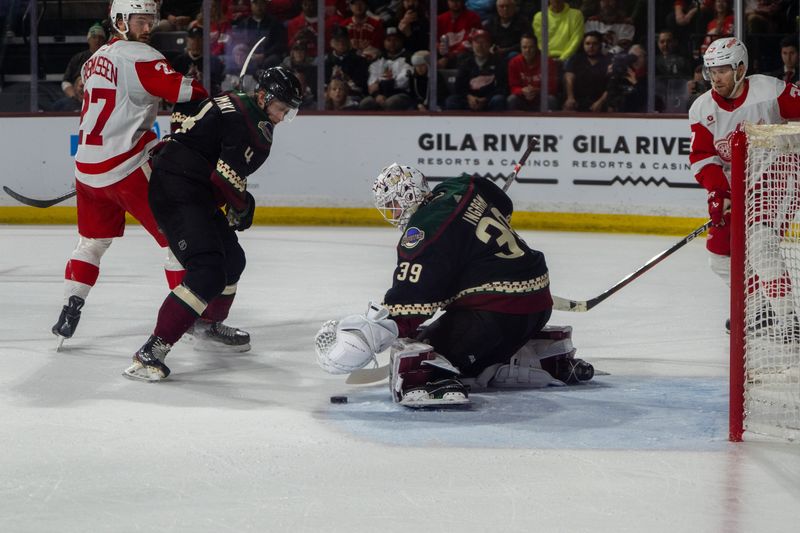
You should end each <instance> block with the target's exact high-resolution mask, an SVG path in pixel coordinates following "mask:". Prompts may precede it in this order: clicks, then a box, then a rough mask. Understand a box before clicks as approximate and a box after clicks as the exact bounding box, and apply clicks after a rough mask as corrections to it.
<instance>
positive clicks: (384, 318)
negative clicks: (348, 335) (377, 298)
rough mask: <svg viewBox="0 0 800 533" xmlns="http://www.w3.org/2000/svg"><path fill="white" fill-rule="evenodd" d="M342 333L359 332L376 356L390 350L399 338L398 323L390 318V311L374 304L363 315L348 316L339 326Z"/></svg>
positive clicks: (370, 304)
mask: <svg viewBox="0 0 800 533" xmlns="http://www.w3.org/2000/svg"><path fill="white" fill-rule="evenodd" d="M336 329H338V330H340V331H358V332H360V333H361V335H363V336H364V340H365V341H366V342H367V345H369V347H370V348H371V349H372V351H373V352H374V353H376V354H379V353H381V352H382V351H384V350H386V349H387V348H389V346H391V345H392V343H393V342H394V340H395V339H396V338H397V335H398V330H397V323H396V322H395V321H394V320H392V319H391V318H389V310H388V309H386V308H385V307H383V306H381V305H379V304H376V303H374V302H370V303H369V307H368V308H367V312H366V313H364V314H363V315H350V316H346V317H344V318H343V319H341V320H340V321H339V324H338V326H337V328H336Z"/></svg>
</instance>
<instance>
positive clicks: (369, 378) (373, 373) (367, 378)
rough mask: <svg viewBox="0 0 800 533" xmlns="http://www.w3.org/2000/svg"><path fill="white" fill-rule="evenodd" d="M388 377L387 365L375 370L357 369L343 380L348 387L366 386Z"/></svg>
mask: <svg viewBox="0 0 800 533" xmlns="http://www.w3.org/2000/svg"><path fill="white" fill-rule="evenodd" d="M388 377H389V364H388V363H387V364H385V365H383V366H379V367H376V368H359V369H358V370H353V371H352V372H350V375H348V376H347V379H346V380H344V382H345V383H347V384H348V385H366V384H368V383H377V382H379V381H383V380H384V379H386V378H388Z"/></svg>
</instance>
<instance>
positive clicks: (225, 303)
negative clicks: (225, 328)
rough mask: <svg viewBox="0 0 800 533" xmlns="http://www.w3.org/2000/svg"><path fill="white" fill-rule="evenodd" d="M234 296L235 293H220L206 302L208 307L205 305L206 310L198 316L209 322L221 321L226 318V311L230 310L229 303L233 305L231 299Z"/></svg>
mask: <svg viewBox="0 0 800 533" xmlns="http://www.w3.org/2000/svg"><path fill="white" fill-rule="evenodd" d="M235 297H236V293H233V294H220V295H219V296H217V297H216V298H214V299H213V300H211V303H209V304H208V307H206V310H205V311H204V312H203V315H202V316H201V317H200V318H202V319H203V320H208V321H210V322H222V321H223V320H225V319H226V318H228V312H229V311H230V310H231V305H233V299H234V298H235Z"/></svg>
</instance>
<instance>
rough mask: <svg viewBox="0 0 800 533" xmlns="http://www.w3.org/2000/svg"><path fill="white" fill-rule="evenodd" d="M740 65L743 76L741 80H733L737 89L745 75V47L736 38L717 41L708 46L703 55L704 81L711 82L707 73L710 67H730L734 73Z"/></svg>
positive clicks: (709, 74) (746, 64)
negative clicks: (742, 66) (741, 65)
mask: <svg viewBox="0 0 800 533" xmlns="http://www.w3.org/2000/svg"><path fill="white" fill-rule="evenodd" d="M740 64H743V65H744V74H742V77H741V79H738V80H736V79H734V82H735V83H736V85H737V87H738V85H739V83H741V82H742V80H744V76H745V75H746V74H747V67H748V63H747V47H746V46H745V45H744V43H743V42H742V41H740V40H739V39H737V38H736V37H723V38H722V39H717V40H716V41H714V42H712V43H711V44H710V45H708V48H707V49H706V53H705V54H703V78H705V80H706V81H711V73H710V72H709V69H710V68H711V67H724V66H725V65H730V66H731V68H732V69H733V70H734V71H735V70H736V69H737V68H738V67H739V65H740Z"/></svg>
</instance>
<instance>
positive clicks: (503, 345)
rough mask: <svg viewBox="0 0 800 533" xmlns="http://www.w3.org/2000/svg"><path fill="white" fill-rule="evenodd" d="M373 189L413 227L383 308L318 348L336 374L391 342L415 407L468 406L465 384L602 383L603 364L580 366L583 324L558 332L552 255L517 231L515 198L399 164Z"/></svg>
mask: <svg viewBox="0 0 800 533" xmlns="http://www.w3.org/2000/svg"><path fill="white" fill-rule="evenodd" d="M373 192H374V194H375V200H376V206H377V207H378V209H379V210H380V211H381V213H382V214H383V216H384V218H386V220H387V221H389V222H390V223H392V224H394V225H396V226H398V227H399V228H400V229H401V230H402V231H403V236H402V237H401V239H400V242H399V243H398V245H397V266H396V268H395V270H394V276H393V281H392V287H391V288H390V289H389V291H388V292H387V293H386V295H385V297H384V302H383V305H382V306H378V305H375V304H371V305H370V308H369V309H368V310H367V313H365V314H364V315H352V316H350V317H347V318H345V319H343V320H341V321H339V322H335V321H331V322H327V323H326V324H325V325H323V328H322V330H321V331H320V332H319V333H318V335H317V339H316V341H315V345H316V348H317V358H318V361H319V362H320V364H321V366H322V367H323V368H324V369H326V370H328V371H329V372H333V373H337V372H339V373H341V372H349V371H352V370H354V369H355V368H360V367H363V366H364V365H366V364H367V363H368V362H369V361H370V360H372V359H373V358H374V354H376V353H379V352H380V351H382V350H384V349H386V348H387V347H389V346H390V345H391V346H392V355H391V379H390V386H391V390H392V395H393V398H394V399H395V400H396V401H398V402H400V403H402V404H404V405H408V406H412V407H414V406H428V405H448V404H450V405H457V404H463V403H467V402H468V388H467V387H466V386H465V383H466V384H469V385H471V386H472V387H474V388H513V387H537V386H546V385H549V384H563V383H577V382H579V381H586V380H589V379H591V378H592V376H593V375H594V370H593V368H592V366H591V365H590V364H589V363H586V362H585V361H582V360H580V359H575V358H574V354H575V349H574V348H573V347H572V342H571V331H572V330H571V328H570V327H569V326H565V327H553V326H546V324H547V321H548V320H549V318H550V314H551V311H552V306H553V302H552V299H551V297H550V290H549V285H550V283H549V277H548V270H547V265H546V263H545V258H544V255H543V254H542V253H541V252H539V251H537V250H534V249H532V248H530V247H529V246H528V245H527V244H526V243H525V241H523V240H522V239H521V238H520V237H519V235H517V233H516V232H515V231H514V230H513V229H512V227H511V223H510V220H511V214H512V212H513V206H512V203H511V199H510V198H509V197H508V196H507V195H506V194H505V193H504V192H503V191H502V190H500V188H498V187H497V186H496V185H495V184H494V183H492V182H491V181H489V180H487V179H485V178H477V177H470V176H467V175H463V176H460V177H457V178H451V179H448V180H445V181H444V182H442V183H441V184H439V185H438V186H437V187H436V188H434V189H433V190H432V191H431V190H430V189H429V187H428V185H427V181H426V179H425V177H424V176H423V175H422V173H421V172H419V170H417V169H414V168H412V167H408V166H403V165H398V164H396V163H395V164H392V165H390V166H388V167H386V168H385V169H383V171H382V172H381V173H380V175H379V176H378V177H377V179H376V180H375V183H374V185H373ZM438 310H441V311H444V314H442V315H441V316H439V317H438V318H435V319H433V320H431V319H432V317H434V314H435V313H436V311H438ZM425 321H427V322H425ZM412 339H413V340H412ZM420 341H421V342H420Z"/></svg>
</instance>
